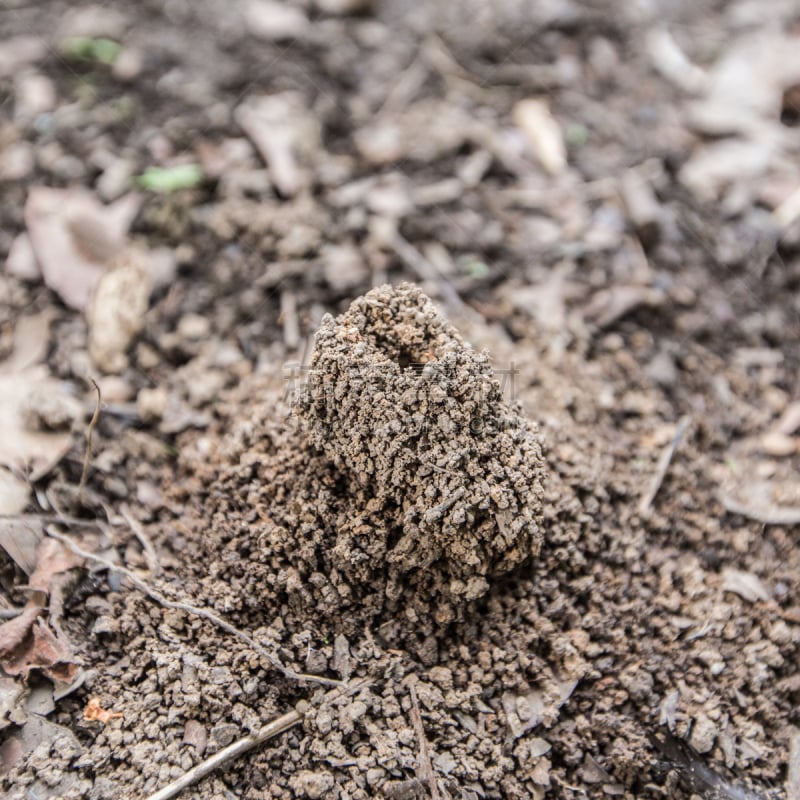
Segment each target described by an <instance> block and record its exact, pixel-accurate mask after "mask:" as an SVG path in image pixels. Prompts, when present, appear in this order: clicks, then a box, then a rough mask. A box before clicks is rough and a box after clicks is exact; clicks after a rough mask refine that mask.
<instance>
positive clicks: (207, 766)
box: [147, 711, 303, 800]
mask: <svg viewBox="0 0 800 800" xmlns="http://www.w3.org/2000/svg"><path fill="white" fill-rule="evenodd" d="M302 721H303V715H302V714H301V713H300V712H299V711H290V712H289V713H288V714H284V715H283V716H281V717H278V718H277V719H274V720H272V722H270V723H269V724H268V725H265V726H264V727H263V728H262V729H261V730H260V731H259V732H258V733H254V734H251V735H250V736H245V737H244V738H243V739H239V741H237V742H234V743H233V744H229V745H228V746H227V747H225V748H223V749H222V750H220V751H219V752H218V753H214V755H213V756H211V757H209V758H207V759H206V760H205V761H201V762H200V763H199V764H198V765H197V766H195V767H192V768H191V769H190V770H189V771H188V772H185V773H184V774H183V775H181V777H180V778H178V779H177V780H174V781H173V782H172V783H170V784H168V785H167V786H165V787H164V788H163V789H159V790H158V791H157V792H156V793H155V794H151V795H150V796H149V797H148V798H147V800H170V798H172V797H175V795H177V794H179V793H180V792H182V791H183V790H184V789H186V788H187V787H189V786H191V785H192V784H194V783H197V781H199V780H201V779H202V778H205V776H206V775H209V774H210V773H212V772H213V771H214V770H216V769H219V768H220V767H221V766H223V765H224V764H227V763H228V762H229V761H233V759H235V758H238V757H239V756H241V755H243V754H244V753H246V752H248V750H252V749H253V748H254V747H258V746H259V745H260V744H263V743H264V742H266V741H267V740H268V739H272V737H273V736H277V735H278V734H279V733H283V732H284V731H288V730H289V728H292V727H294V726H295V725H297V724H298V723H299V722H302Z"/></svg>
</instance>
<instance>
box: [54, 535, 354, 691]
mask: <svg viewBox="0 0 800 800" xmlns="http://www.w3.org/2000/svg"><path fill="white" fill-rule="evenodd" d="M45 533H47V535H48V536H50V537H52V538H53V539H56V540H57V541H59V542H61V543H62V544H63V545H65V546H66V547H67V548H68V549H69V550H71V551H72V552H73V553H75V555H77V556H80V557H81V558H85V559H86V560H87V561H91V562H93V563H95V564H100V565H101V566H102V567H105V568H106V569H107V570H110V571H112V572H118V573H119V574H120V575H124V576H125V577H126V578H127V579H128V580H129V581H130V582H131V583H132V584H133V585H134V586H135V587H136V588H137V589H138V590H139V591H140V592H142V593H143V594H146V595H147V596H148V597H149V598H150V599H151V600H155V602H156V603H158V604H159V605H162V606H164V608H173V609H176V610H178V611H185V612H186V613H188V614H194V615H195V616H198V617H202V618H203V619H206V620H208V621H209V622H211V623H212V624H214V625H216V626H217V627H218V628H221V629H222V630H224V631H225V632H226V633H230V634H231V635H232V636H235V637H236V638H237V639H240V640H241V641H243V642H244V643H245V644H247V645H248V646H249V647H252V648H253V650H255V651H256V652H257V653H258V654H259V655H262V656H264V658H266V659H267V661H268V662H269V663H270V664H271V665H272V666H273V668H274V669H276V670H277V671H278V672H280V673H281V675H283V676H284V677H286V678H290V679H291V680H295V681H309V682H312V683H318V684H321V685H323V686H343V685H344V684H343V683H342V681H337V680H334V679H333V678H324V677H322V676H321V675H308V674H306V673H303V672H295V671H294V670H293V669H289V667H285V666H284V665H283V664H282V663H281V662H280V660H279V659H278V658H277V657H276V656H274V655H273V654H272V653H270V652H269V650H267V649H266V648H265V647H263V646H262V645H260V644H259V643H258V642H257V641H256V640H255V639H253V638H252V637H251V636H248V635H247V634H246V633H244V631H240V630H239V629H238V628H235V627H234V626H233V625H231V624H230V623H229V622H226V621H225V620H224V619H222V617H219V616H217V615H216V614H215V613H214V612H213V611H209V610H208V609H205V608H199V607H198V606H193V605H190V604H189V603H180V602H177V601H175V600H169V599H167V598H166V597H164V595H163V594H161V592H159V591H158V590H156V589H153V588H152V587H151V586H148V584H146V583H145V582H144V581H143V580H142V579H141V578H139V577H137V576H136V575H135V574H134V573H133V572H131V571H130V570H129V569H127V568H126V567H121V566H119V565H118V564H114V563H113V562H112V561H109V560H108V559H106V558H103V557H102V556H98V555H95V554H94V553H90V552H89V551H88V550H84V549H83V548H81V547H78V545H76V544H75V543H74V542H72V540H71V539H70V538H69V537H68V536H65V535H64V534H63V533H59V532H58V531H56V530H54V529H53V527H52V526H51V525H48V527H47V528H45Z"/></svg>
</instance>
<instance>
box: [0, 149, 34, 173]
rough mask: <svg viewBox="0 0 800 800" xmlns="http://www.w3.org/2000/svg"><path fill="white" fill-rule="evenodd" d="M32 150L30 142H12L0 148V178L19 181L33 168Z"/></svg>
mask: <svg viewBox="0 0 800 800" xmlns="http://www.w3.org/2000/svg"><path fill="white" fill-rule="evenodd" d="M33 165H34V150H33V145H31V144H30V142H14V143H12V144H9V145H6V146H5V147H3V148H2V149H0V180H4V181H19V180H22V179H23V178H27V177H28V175H30V173H31V171H32V170H33Z"/></svg>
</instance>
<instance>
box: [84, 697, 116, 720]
mask: <svg viewBox="0 0 800 800" xmlns="http://www.w3.org/2000/svg"><path fill="white" fill-rule="evenodd" d="M122 716H123V714H122V712H121V711H107V710H106V709H104V708H103V707H102V705H101V704H100V698H99V697H90V698H89V702H88V703H87V704H86V708H84V709H83V718H84V719H87V720H89V721H90V722H102V723H103V725H105V724H106V723H107V722H108V721H109V720H112V719H120V718H121V717H122Z"/></svg>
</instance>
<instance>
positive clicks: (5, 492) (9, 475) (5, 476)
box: [0, 467, 31, 547]
mask: <svg viewBox="0 0 800 800" xmlns="http://www.w3.org/2000/svg"><path fill="white" fill-rule="evenodd" d="M30 496H31V488H30V484H29V483H28V481H24V480H21V479H20V478H18V477H17V476H16V475H14V473H13V472H11V470H9V469H5V468H4V467H0V518H2V517H3V516H6V515H8V516H11V515H13V514H21V513H22V512H23V511H24V510H25V506H27V505H28V500H29V499H30ZM1 541H2V521H0V542H1ZM0 547H2V544H0Z"/></svg>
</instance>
